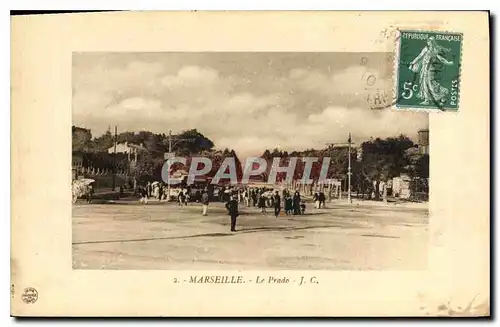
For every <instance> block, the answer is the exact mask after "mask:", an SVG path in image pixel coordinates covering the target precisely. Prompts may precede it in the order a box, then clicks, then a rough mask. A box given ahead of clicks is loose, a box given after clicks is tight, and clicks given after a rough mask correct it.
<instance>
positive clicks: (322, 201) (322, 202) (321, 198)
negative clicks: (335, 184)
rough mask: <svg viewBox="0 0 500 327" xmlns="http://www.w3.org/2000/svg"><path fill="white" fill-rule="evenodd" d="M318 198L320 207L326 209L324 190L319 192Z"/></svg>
mask: <svg viewBox="0 0 500 327" xmlns="http://www.w3.org/2000/svg"><path fill="white" fill-rule="evenodd" d="M318 200H319V208H323V209H324V208H325V201H326V196H325V193H324V192H319V196H318Z"/></svg>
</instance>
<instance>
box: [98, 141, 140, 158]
mask: <svg viewBox="0 0 500 327" xmlns="http://www.w3.org/2000/svg"><path fill="white" fill-rule="evenodd" d="M143 152H148V150H147V149H146V148H145V147H144V146H143V145H142V144H141V145H136V144H132V143H128V142H123V143H117V144H116V153H126V154H128V160H129V161H137V156H138V155H140V154H141V153H143ZM108 153H115V146H112V147H110V148H109V149H108Z"/></svg>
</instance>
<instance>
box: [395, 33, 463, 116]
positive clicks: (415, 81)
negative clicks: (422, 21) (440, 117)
mask: <svg viewBox="0 0 500 327" xmlns="http://www.w3.org/2000/svg"><path fill="white" fill-rule="evenodd" d="M462 39H463V36H462V34H460V33H448V32H424V31H401V35H400V38H399V49H398V50H399V55H398V57H397V60H398V61H397V70H398V71H397V85H396V87H397V99H396V107H397V108H415V109H439V110H446V111H457V110H458V108H459V99H460V67H461V52H462Z"/></svg>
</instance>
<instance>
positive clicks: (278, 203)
mask: <svg viewBox="0 0 500 327" xmlns="http://www.w3.org/2000/svg"><path fill="white" fill-rule="evenodd" d="M273 205H274V215H275V216H276V218H278V216H279V215H280V212H281V197H280V195H279V192H278V191H276V193H275V194H274V198H273Z"/></svg>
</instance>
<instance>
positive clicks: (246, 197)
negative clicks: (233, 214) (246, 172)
mask: <svg viewBox="0 0 500 327" xmlns="http://www.w3.org/2000/svg"><path fill="white" fill-rule="evenodd" d="M243 199H244V200H245V207H249V206H250V194H249V191H248V188H246V189H245V190H244V191H243Z"/></svg>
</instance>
